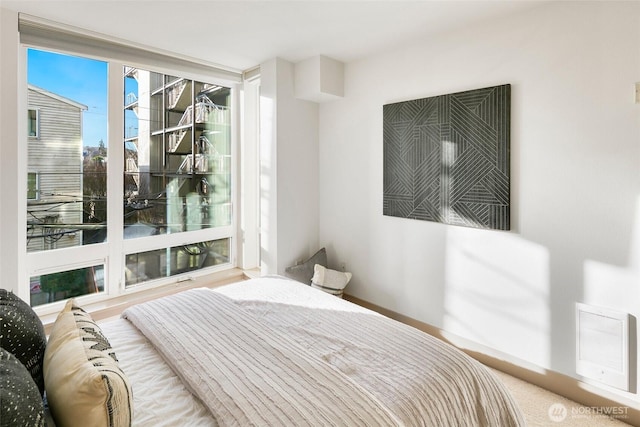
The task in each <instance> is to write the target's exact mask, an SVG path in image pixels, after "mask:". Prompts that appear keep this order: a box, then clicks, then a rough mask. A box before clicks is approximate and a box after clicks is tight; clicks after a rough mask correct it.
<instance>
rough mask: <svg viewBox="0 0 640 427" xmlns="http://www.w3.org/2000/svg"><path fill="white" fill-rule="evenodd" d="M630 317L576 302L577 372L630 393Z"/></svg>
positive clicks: (626, 314)
mask: <svg viewBox="0 0 640 427" xmlns="http://www.w3.org/2000/svg"><path fill="white" fill-rule="evenodd" d="M629 350H630V349H629V314H628V313H623V312H619V311H615V310H610V309H605V308H601V307H595V306H591V305H587V304H581V303H576V372H577V373H578V374H579V375H582V376H583V377H585V378H590V379H593V380H596V381H599V382H601V383H603V384H606V385H609V386H612V387H615V388H619V389H621V390H625V391H630V388H631V387H630V382H629V378H630V375H629V371H630V369H629Z"/></svg>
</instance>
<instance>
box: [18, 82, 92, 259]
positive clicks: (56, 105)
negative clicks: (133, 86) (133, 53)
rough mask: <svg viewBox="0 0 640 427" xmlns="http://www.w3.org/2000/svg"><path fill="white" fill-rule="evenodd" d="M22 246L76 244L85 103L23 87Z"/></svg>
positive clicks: (41, 247) (37, 248)
mask: <svg viewBox="0 0 640 427" xmlns="http://www.w3.org/2000/svg"><path fill="white" fill-rule="evenodd" d="M28 108H29V111H28V114H29V118H28V125H29V131H28V135H29V141H28V144H29V146H28V153H29V155H28V171H27V173H28V191H27V240H28V241H27V250H28V251H29V252H34V251H41V250H49V249H56V248H64V247H70V246H78V245H81V244H82V231H81V230H80V229H79V228H76V227H74V226H79V225H81V224H82V222H83V220H82V188H83V185H82V182H83V179H82V112H83V111H85V110H87V107H86V106H85V105H82V104H80V103H78V102H75V101H73V100H71V99H68V98H65V97H63V96H60V95H57V94H55V93H52V92H49V91H47V90H44V89H41V88H38V87H36V86H33V85H29V87H28Z"/></svg>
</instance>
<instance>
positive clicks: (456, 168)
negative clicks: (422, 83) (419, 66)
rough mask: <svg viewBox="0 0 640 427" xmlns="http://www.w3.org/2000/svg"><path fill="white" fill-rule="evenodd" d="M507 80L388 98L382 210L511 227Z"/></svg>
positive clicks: (390, 213) (470, 224)
mask: <svg viewBox="0 0 640 427" xmlns="http://www.w3.org/2000/svg"><path fill="white" fill-rule="evenodd" d="M510 119H511V85H501V86H494V87H488V88H484V89H476V90H470V91H466V92H459V93H453V94H449V95H441V96H434V97H431V98H423V99H416V100H412V101H405V102H398V103H394V104H387V105H384V107H383V120H384V122H383V123H384V135H383V140H384V189H383V214H384V215H388V216H395V217H402V218H412V219H419V220H425V221H436V222H442V223H446V224H453V225H462V226H468V227H477V228H489V229H496V230H509V228H510V218H509V215H510V210H509V203H510V185H509V176H510V121H511V120H510Z"/></svg>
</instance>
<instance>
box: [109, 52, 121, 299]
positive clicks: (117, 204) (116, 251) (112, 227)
mask: <svg viewBox="0 0 640 427" xmlns="http://www.w3.org/2000/svg"><path fill="white" fill-rule="evenodd" d="M123 69H124V64H122V63H119V62H116V61H110V62H109V72H108V109H109V127H108V129H107V132H108V141H109V149H108V150H109V160H108V162H107V224H108V227H107V242H108V243H109V245H108V247H109V255H108V260H107V267H106V272H107V273H106V279H107V280H105V283H108V285H107V289H106V292H107V293H108V294H109V295H118V294H120V293H122V292H123V291H124V277H123V271H124V255H123V232H122V230H123V227H124V224H123V205H122V189H123V186H124V145H123V143H122V142H123V138H124V116H123V112H122V111H123V110H122V108H123V105H124V98H123V97H124V82H123V79H122V73H123Z"/></svg>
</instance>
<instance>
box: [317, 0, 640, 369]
mask: <svg viewBox="0 0 640 427" xmlns="http://www.w3.org/2000/svg"><path fill="white" fill-rule="evenodd" d="M637 81H640V3H636V2H633V3H611V2H593V3H575V2H558V3H553V4H550V5H542V6H538V7H536V8H535V9H533V10H530V11H528V12H527V13H526V14H519V15H514V16H511V17H507V18H501V19H499V20H494V21H491V22H486V23H484V24H482V25H477V26H474V27H467V28H464V29H460V30H458V31H455V32H451V33H447V34H442V35H441V36H439V37H432V38H427V39H424V40H416V41H415V43H414V44H412V45H407V46H404V47H403V48H400V49H395V50H393V51H389V52H386V53H381V54H379V55H376V56H374V57H370V58H367V59H364V60H361V61H358V62H355V63H350V64H348V65H347V67H346V75H345V97H344V99H343V100H339V101H335V102H330V103H326V104H322V105H321V107H320V243H321V245H326V246H327V248H328V250H329V254H328V255H329V259H330V262H331V261H332V260H333V261H334V262H335V263H337V262H338V261H344V262H345V263H346V267H347V270H349V271H352V272H353V274H354V276H353V279H352V282H351V283H350V284H349V285H348V287H347V291H348V293H351V294H353V295H355V296H357V297H359V298H361V299H364V300H367V301H370V302H372V303H374V304H377V305H380V306H383V307H385V308H388V309H391V310H394V311H397V312H400V313H402V314H404V315H407V316H410V317H413V318H415V319H418V320H421V321H423V322H426V323H429V324H432V325H435V326H437V327H440V328H443V329H445V330H446V331H449V332H451V333H454V334H456V335H459V336H462V337H464V338H467V339H471V340H473V341H474V342H477V343H479V344H482V345H484V346H489V347H491V348H492V349H495V351H496V352H497V354H502V355H507V356H509V357H513V360H516V361H520V363H526V364H527V365H528V366H534V367H539V368H545V369H551V370H554V371H557V372H561V373H564V374H567V375H571V376H574V377H575V376H576V375H575V331H574V326H575V322H574V309H575V308H574V304H575V302H578V301H580V302H588V303H591V304H596V305H601V306H605V307H610V308H614V309H618V310H623V311H626V312H630V313H632V314H633V315H634V316H635V317H640V296H639V295H638V293H639V285H640V280H639V275H638V268H639V267H640V266H639V261H640V253H639V251H638V250H639V249H640V246H638V245H639V243H640V235H639V233H640V204H639V203H640V162H639V160H640V105H638V104H634V101H633V99H634V97H633V94H634V83H635V82H637ZM505 83H510V84H511V85H512V104H511V105H512V115H511V165H512V176H511V188H512V189H511V203H512V210H511V213H512V231H510V232H499V231H486V230H477V229H471V228H462V227H453V226H447V225H443V224H438V223H433V222H425V221H417V220H408V219H399V218H393V217H385V216H383V215H382V189H383V175H382V172H383V171H382V164H383V140H382V106H383V105H384V104H387V103H392V102H398V101H405V100H411V99H417V98H423V97H429V96H435V95H442V94H446V93H452V92H458V91H463V90H470V89H477V88H482V87H487V86H493V85H499V84H505ZM334 267H335V265H334Z"/></svg>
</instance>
